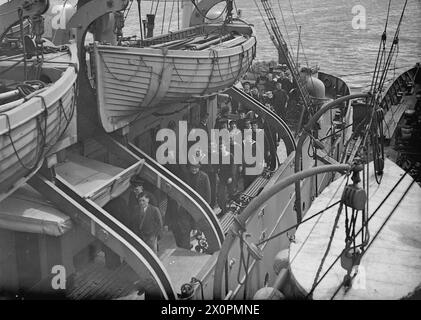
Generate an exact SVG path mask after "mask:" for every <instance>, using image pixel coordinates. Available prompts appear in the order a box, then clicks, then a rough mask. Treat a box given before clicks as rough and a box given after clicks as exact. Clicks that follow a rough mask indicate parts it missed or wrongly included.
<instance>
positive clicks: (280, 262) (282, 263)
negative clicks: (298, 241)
mask: <svg viewBox="0 0 421 320" xmlns="http://www.w3.org/2000/svg"><path fill="white" fill-rule="evenodd" d="M288 266H289V249H284V250H281V251H279V252H278V253H277V254H276V256H275V259H274V261H273V270H274V271H275V273H276V275H278V274H279V273H280V272H281V270H282V269H287V268H288Z"/></svg>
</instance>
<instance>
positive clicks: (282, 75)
mask: <svg viewBox="0 0 421 320" xmlns="http://www.w3.org/2000/svg"><path fill="white" fill-rule="evenodd" d="M242 84H243V90H244V92H245V93H247V94H248V95H250V96H251V97H253V98H254V99H256V100H258V101H259V102H260V103H262V104H263V105H264V106H265V107H266V108H269V109H271V110H272V111H274V112H275V113H276V114H277V115H278V116H280V117H281V118H282V119H286V117H287V110H288V106H289V107H290V108H291V107H293V105H294V102H295V100H296V92H295V90H294V85H293V81H292V77H291V73H290V71H289V70H288V69H286V68H278V69H274V68H269V71H268V73H267V74H262V75H259V76H258V77H257V79H256V80H255V81H244V82H243V83H242Z"/></svg>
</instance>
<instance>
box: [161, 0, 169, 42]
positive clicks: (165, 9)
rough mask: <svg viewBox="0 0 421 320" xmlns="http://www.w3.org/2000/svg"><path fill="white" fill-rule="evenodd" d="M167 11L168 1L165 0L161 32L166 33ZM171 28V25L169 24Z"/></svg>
mask: <svg viewBox="0 0 421 320" xmlns="http://www.w3.org/2000/svg"><path fill="white" fill-rule="evenodd" d="M166 13H167V1H164V13H163V14H162V26H161V34H164V24H165V15H166ZM168 28H169V26H168Z"/></svg>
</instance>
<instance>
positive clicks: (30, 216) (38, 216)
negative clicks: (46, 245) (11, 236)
mask: <svg viewBox="0 0 421 320" xmlns="http://www.w3.org/2000/svg"><path fill="white" fill-rule="evenodd" d="M71 227H72V221H71V219H70V217H69V216H67V215H65V214H64V213H63V212H61V211H60V210H58V209H57V208H56V207H54V206H53V205H52V204H51V203H49V202H48V201H47V200H46V199H45V198H44V197H43V196H42V195H41V194H40V193H38V192H37V191H36V190H35V189H33V188H32V187H30V186H28V185H25V186H24V187H22V188H20V189H19V190H17V191H16V192H14V193H13V194H12V195H10V196H9V197H8V198H6V199H4V200H3V201H2V202H0V228H3V229H7V230H13V231H21V232H30V233H37V234H46V235H50V236H56V237H57V236H61V235H63V234H65V233H66V232H67V231H69V230H70V229H71Z"/></svg>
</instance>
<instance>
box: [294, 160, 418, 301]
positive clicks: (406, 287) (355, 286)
mask: <svg viewBox="0 0 421 320" xmlns="http://www.w3.org/2000/svg"><path fill="white" fill-rule="evenodd" d="M371 171H372V169H371ZM401 178H402V179H401ZM344 185H345V178H339V179H337V180H336V181H334V182H333V183H332V184H331V185H329V187H328V188H327V189H326V190H325V191H324V192H323V193H322V194H321V195H320V196H319V197H318V199H317V201H315V202H314V205H313V206H312V207H311V208H310V209H309V211H308V213H307V217H310V216H312V215H313V214H315V213H316V212H318V211H320V210H322V209H324V208H325V207H327V206H328V205H330V204H332V203H334V202H336V201H337V200H339V199H340V197H341V195H342V190H343V187H344ZM368 199H369V201H370V202H369V217H372V219H370V221H369V224H368V228H369V232H370V242H369V244H368V246H367V247H366V250H365V252H364V254H363V256H362V258H361V263H360V265H359V267H358V272H356V270H353V272H352V273H351V277H353V280H352V286H351V287H350V288H349V289H346V288H345V287H344V286H343V279H344V276H345V275H346V273H347V272H346V270H345V269H344V268H342V267H341V258H340V255H341V252H342V250H343V249H344V248H345V241H344V238H345V214H343V213H342V214H341V215H340V218H339V222H338V224H337V226H336V228H335V232H333V234H334V235H333V236H332V229H333V226H334V223H335V217H336V213H337V210H338V206H334V207H333V208H331V209H329V210H327V211H325V212H324V213H323V214H321V215H320V216H319V217H317V218H315V219H313V220H310V221H309V222H306V223H304V224H302V225H301V226H300V227H299V228H298V230H297V232H296V234H295V242H294V243H292V244H291V247H290V263H291V265H290V270H291V275H292V279H293V282H295V285H296V286H297V287H298V288H299V289H300V291H301V294H304V295H306V296H307V295H309V294H310V293H312V297H313V299H321V300H326V299H358V300H364V299H400V298H404V297H408V296H411V295H412V293H413V292H414V291H415V290H417V286H419V285H420V284H421V272H420V271H421V241H420V240H419V239H420V237H419V235H420V234H421V212H420V211H419V208H420V207H421V188H420V186H419V185H418V184H417V183H415V182H414V180H413V179H412V178H411V177H410V175H408V174H405V172H404V171H403V170H402V169H401V168H400V167H398V166H397V165H395V164H394V163H393V162H392V161H390V160H386V163H385V170H384V176H383V179H382V182H381V184H380V185H377V183H376V182H375V180H374V177H373V176H372V179H371V182H370V188H369V197H368ZM357 226H358V227H357V228H358V230H359V228H360V226H361V222H358V221H357ZM358 238H361V236H359V237H358ZM328 247H329V249H328ZM322 261H323V262H322ZM318 270H319V271H318Z"/></svg>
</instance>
